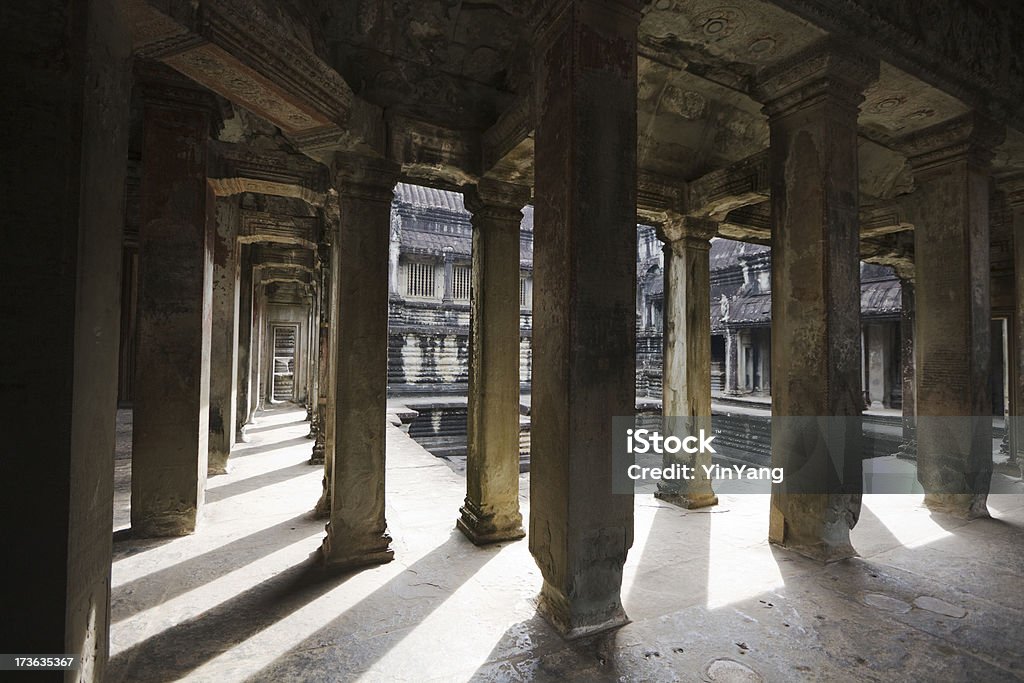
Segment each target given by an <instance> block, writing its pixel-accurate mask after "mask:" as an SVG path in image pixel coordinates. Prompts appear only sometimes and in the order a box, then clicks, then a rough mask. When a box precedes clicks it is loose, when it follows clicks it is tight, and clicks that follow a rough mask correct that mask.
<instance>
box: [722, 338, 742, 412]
mask: <svg viewBox="0 0 1024 683" xmlns="http://www.w3.org/2000/svg"><path fill="white" fill-rule="evenodd" d="M739 349H740V337H739V334H738V333H737V332H736V330H733V329H729V328H726V330H725V393H727V394H729V395H730V396H736V395H738V394H739V393H740V354H739Z"/></svg>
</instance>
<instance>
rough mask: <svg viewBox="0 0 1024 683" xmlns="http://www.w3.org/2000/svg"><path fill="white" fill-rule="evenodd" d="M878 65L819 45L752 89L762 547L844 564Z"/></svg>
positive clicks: (851, 514) (857, 431) (854, 503)
mask: <svg viewBox="0 0 1024 683" xmlns="http://www.w3.org/2000/svg"><path fill="white" fill-rule="evenodd" d="M877 77H878V62H877V61H875V60H870V59H867V58H863V57H861V56H859V55H857V54H855V53H852V52H844V51H841V50H839V49H837V48H835V47H834V46H832V45H830V44H828V43H825V44H818V45H815V46H812V47H811V48H810V49H809V50H807V51H805V53H803V54H801V55H798V56H796V57H794V58H792V59H788V60H786V61H785V62H784V63H783V64H782V65H780V66H779V67H777V68H773V69H770V70H768V72H767V73H765V74H764V75H763V77H762V79H761V82H760V83H759V89H760V94H761V96H762V100H763V101H764V102H765V103H766V105H765V113H766V114H768V124H769V130H770V135H771V148H770V150H769V164H770V172H769V177H770V178H771V210H772V341H771V345H772V377H773V380H774V381H773V383H772V465H773V466H775V467H783V468H785V477H786V481H785V482H783V484H781V485H775V486H773V489H772V503H771V517H770V525H769V540H770V541H771V542H772V543H776V544H779V545H784V546H786V547H789V548H792V549H794V550H796V551H797V552H800V553H801V554H805V555H807V556H809V557H813V558H816V559H820V560H824V561H831V560H837V559H841V558H844V557H849V556H851V555H855V554H856V553H855V552H854V550H853V546H852V545H851V544H850V529H851V528H853V526H854V524H856V523H857V518H858V516H859V514H860V491H861V488H862V480H861V477H862V475H861V459H862V457H863V454H862V452H861V423H860V414H861V404H862V395H861V346H860V249H859V241H860V234H859V225H860V219H859V215H858V209H859V207H858V199H859V182H858V181H859V177H858V164H857V114H858V106H859V104H860V103H861V102H862V101H863V96H862V95H861V93H862V92H863V90H864V89H865V88H866V87H867V86H868V84H869V83H871V82H872V81H873V80H875V79H876V78H877Z"/></svg>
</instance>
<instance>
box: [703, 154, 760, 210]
mask: <svg viewBox="0 0 1024 683" xmlns="http://www.w3.org/2000/svg"><path fill="white" fill-rule="evenodd" d="M768 183H769V177H768V150H764V151H762V152H758V153H757V154H754V155H753V156H750V157H747V158H746V159H743V160H741V161H738V162H736V163H735V164H732V165H731V166H727V167H725V168H722V169H719V170H717V171H712V172H711V173H708V174H707V175H705V176H703V177H701V178H699V179H697V180H695V181H693V182H692V183H690V184H689V185H688V187H687V192H686V213H687V215H689V216H693V217H695V218H712V219H716V220H721V219H723V218H725V216H726V215H727V214H728V213H729V212H730V211H732V210H733V209H737V208H741V207H744V206H749V205H751V204H761V203H762V202H765V201H767V200H768V195H769V185H768Z"/></svg>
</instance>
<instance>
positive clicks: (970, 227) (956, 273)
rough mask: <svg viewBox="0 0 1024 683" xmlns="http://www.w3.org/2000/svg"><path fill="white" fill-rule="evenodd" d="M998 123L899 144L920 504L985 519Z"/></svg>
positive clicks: (960, 125) (968, 120) (976, 121)
mask: <svg viewBox="0 0 1024 683" xmlns="http://www.w3.org/2000/svg"><path fill="white" fill-rule="evenodd" d="M1002 139H1003V130H1002V128H1001V127H999V126H996V125H995V124H993V123H991V122H988V121H986V120H984V119H982V118H981V117H979V116H976V115H973V114H968V115H966V116H964V117H961V118H958V119H955V120H953V121H950V122H946V123H943V124H939V125H937V126H933V127H932V128H929V129H926V130H924V131H921V132H920V133H917V134H914V135H912V136H910V137H908V138H906V139H904V140H903V141H902V142H901V147H902V149H903V151H904V152H905V153H906V154H907V156H908V158H909V160H910V164H911V167H912V168H913V171H914V180H915V184H916V186H917V189H916V190H915V191H914V193H913V194H912V195H910V196H909V197H908V198H907V200H908V203H909V209H910V211H909V215H910V217H911V220H912V222H913V223H914V266H915V273H914V281H915V290H914V291H915V294H916V298H917V300H916V315H917V318H916V323H915V327H914V339H915V344H916V349H915V351H916V368H915V369H916V376H917V477H918V480H919V481H920V482H921V485H922V486H923V487H924V490H925V504H926V505H927V506H928V507H929V508H931V509H933V510H937V511H943V512H949V513H952V514H956V515H961V516H966V517H979V516H987V515H988V510H987V508H986V504H985V501H986V499H987V498H988V489H989V485H990V482H991V477H992V396H991V394H990V390H989V373H990V370H991V366H992V359H991V351H992V339H991V300H990V293H989V287H990V284H989V278H990V273H989V270H990V268H989V193H990V177H989V167H990V163H991V159H992V149H993V148H994V147H995V146H996V145H998V144H999V142H1001V141H1002Z"/></svg>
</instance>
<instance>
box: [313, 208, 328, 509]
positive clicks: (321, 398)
mask: <svg viewBox="0 0 1024 683" xmlns="http://www.w3.org/2000/svg"><path fill="white" fill-rule="evenodd" d="M321 230H322V231H323V238H322V239H321V240H320V244H318V245H317V249H316V259H317V277H318V278H319V282H318V289H319V291H320V306H319V307H318V309H317V321H316V333H317V347H316V354H317V362H316V374H317V380H316V422H317V430H316V437H315V441H314V442H313V454H312V456H311V457H310V459H309V464H310V465H323V464H324V463H325V455H326V443H327V441H326V436H327V413H326V410H327V394H328V377H329V374H328V373H329V371H330V358H331V353H330V312H331V302H332V299H331V290H330V286H331V285H330V283H331V278H330V268H331V242H330V230H331V227H330V225H329V224H328V223H327V222H326V221H324V222H323V223H322V224H321ZM332 443H333V441H332ZM327 481H328V480H327V479H326V477H325V479H324V482H325V484H324V489H323V493H324V494H326V493H327V491H328V487H327V485H326V483H327ZM329 509H330V508H329V507H327V506H325V507H324V508H323V510H321V512H326V511H327V510H329Z"/></svg>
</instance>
